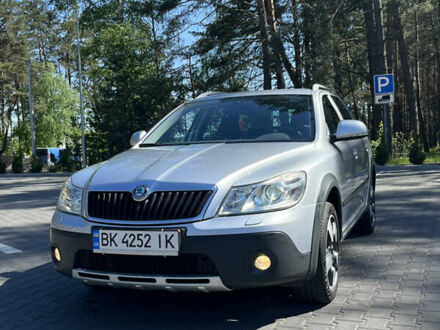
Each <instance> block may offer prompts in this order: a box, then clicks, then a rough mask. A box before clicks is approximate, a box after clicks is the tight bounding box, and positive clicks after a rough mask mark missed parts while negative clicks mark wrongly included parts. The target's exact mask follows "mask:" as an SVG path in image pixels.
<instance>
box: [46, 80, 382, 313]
mask: <svg viewBox="0 0 440 330" xmlns="http://www.w3.org/2000/svg"><path fill="white" fill-rule="evenodd" d="M367 134H368V132H367V128H366V127H365V125H364V124H363V123H362V122H360V121H356V120H352V118H351V115H350V112H349V110H348V109H347V107H346V106H345V105H344V103H343V102H342V100H341V99H340V98H339V97H338V96H337V95H335V94H334V93H332V92H331V91H330V90H328V89H327V88H325V87H324V86H320V85H315V86H313V89H289V90H272V91H260V92H243V93H206V94H204V95H202V96H200V97H198V98H197V99H194V100H192V101H190V102H187V103H185V104H183V105H181V106H179V107H178V108H177V109H175V110H174V111H172V112H170V113H169V114H168V115H167V116H166V117H165V118H164V119H163V120H161V121H160V122H159V123H158V124H157V125H156V126H155V127H154V128H153V129H151V130H150V131H149V132H148V133H147V132H145V131H141V132H136V133H134V134H133V136H132V137H131V141H130V142H131V145H132V148H131V149H129V150H127V151H125V152H123V153H121V154H119V155H117V156H115V157H113V158H111V159H109V160H108V161H106V162H103V163H99V164H96V165H93V166H90V167H88V168H86V169H83V170H82V171H79V172H77V173H75V174H73V175H72V176H71V177H70V178H69V180H68V181H67V182H66V183H65V185H64V187H63V189H62V191H61V193H60V196H59V200H58V205H57V210H56V211H55V214H54V216H53V219H52V224H51V238H50V241H51V251H52V260H53V264H54V267H55V269H56V270H58V271H59V272H61V273H63V274H65V275H67V276H70V277H73V278H75V279H77V280H79V281H81V282H83V283H84V284H86V285H88V286H98V285H100V286H110V287H128V288H139V289H156V288H157V289H164V290H171V291H178V290H196V291H204V292H209V291H221V290H226V291H227V290H233V289H242V288H254V287H263V286H283V287H285V288H286V290H294V294H295V295H296V296H298V297H300V298H302V299H304V300H308V301H311V302H315V303H321V304H325V303H328V302H330V301H332V300H333V299H334V297H335V295H336V291H337V287H338V273H339V267H340V265H339V260H340V255H339V253H340V244H341V241H342V240H343V239H344V238H345V237H346V236H347V235H348V234H349V232H350V231H351V229H352V228H354V227H356V228H357V229H358V230H359V231H360V232H362V233H364V234H370V233H372V232H373V230H374V227H375V221H376V218H375V194H374V191H375V189H374V188H375V167H374V163H373V161H372V155H371V148H370V144H369V141H368V137H367ZM355 225H356V226H355Z"/></svg>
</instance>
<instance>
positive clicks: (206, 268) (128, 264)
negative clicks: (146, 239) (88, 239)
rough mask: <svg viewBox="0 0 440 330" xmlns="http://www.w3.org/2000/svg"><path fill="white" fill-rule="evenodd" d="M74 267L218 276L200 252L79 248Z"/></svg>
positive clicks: (137, 272) (103, 270) (213, 266)
mask: <svg viewBox="0 0 440 330" xmlns="http://www.w3.org/2000/svg"><path fill="white" fill-rule="evenodd" d="M74 268H81V269H87V270H91V271H102V272H110V273H121V274H122V273H123V274H132V275H166V276H173V275H174V276H218V272H217V269H216V268H215V265H214V263H213V262H212V260H211V259H210V258H209V257H207V256H205V255H203V254H181V255H179V256H177V257H162V256H139V255H120V254H97V253H93V251H91V250H79V251H78V252H77V253H76V255H75V262H74Z"/></svg>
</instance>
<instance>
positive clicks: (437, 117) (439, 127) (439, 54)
mask: <svg viewBox="0 0 440 330" xmlns="http://www.w3.org/2000/svg"><path fill="white" fill-rule="evenodd" d="M438 11H439V13H438V22H437V23H438V24H439V25H440V0H439V1H438ZM431 26H432V34H433V35H432V37H433V40H434V48H435V58H436V62H437V93H436V94H437V97H436V100H435V101H434V103H435V104H436V105H437V109H434V141H435V142H434V144H435V145H436V144H437V143H438V142H439V140H440V133H439V132H440V42H439V39H438V33H440V27H439V26H437V24H436V23H435V21H434V15H433V14H432V13H431Z"/></svg>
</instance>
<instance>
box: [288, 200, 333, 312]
mask: <svg viewBox="0 0 440 330" xmlns="http://www.w3.org/2000/svg"><path fill="white" fill-rule="evenodd" d="M340 242H341V240H340V237H339V225H338V214H337V213H336V209H335V207H334V206H333V205H332V204H331V203H325V207H324V212H323V215H322V219H321V232H320V241H319V252H318V265H317V269H316V274H315V276H314V277H313V278H312V279H311V280H310V281H308V282H307V283H306V284H305V285H304V286H303V287H300V288H295V289H294V290H295V291H294V293H295V295H296V296H297V297H298V298H299V299H301V300H303V301H306V302H309V303H318V304H328V303H330V302H331V301H332V300H333V299H334V298H335V297H336V291H337V289H338V280H339V252H340Z"/></svg>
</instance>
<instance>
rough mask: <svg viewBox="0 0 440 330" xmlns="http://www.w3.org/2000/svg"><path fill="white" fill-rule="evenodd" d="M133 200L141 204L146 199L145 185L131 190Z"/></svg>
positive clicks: (146, 189)
mask: <svg viewBox="0 0 440 330" xmlns="http://www.w3.org/2000/svg"><path fill="white" fill-rule="evenodd" d="M132 195H133V199H134V200H135V201H137V202H142V201H144V200H146V199H147V197H148V187H147V186H146V185H143V184H140V185H138V186H136V188H134V189H133V193H132Z"/></svg>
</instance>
